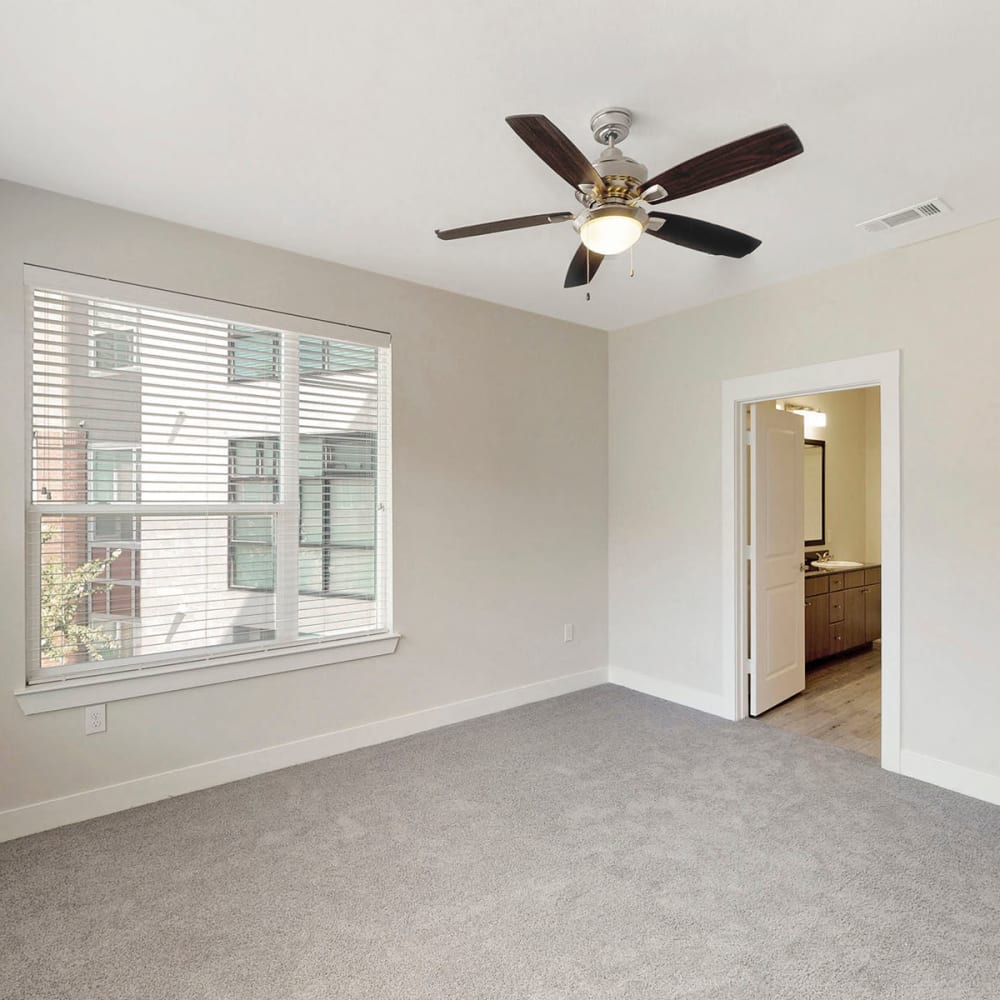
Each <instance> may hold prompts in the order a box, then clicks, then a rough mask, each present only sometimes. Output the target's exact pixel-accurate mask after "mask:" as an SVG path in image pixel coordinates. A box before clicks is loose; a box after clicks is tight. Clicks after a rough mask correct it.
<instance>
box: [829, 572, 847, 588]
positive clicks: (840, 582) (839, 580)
mask: <svg viewBox="0 0 1000 1000" xmlns="http://www.w3.org/2000/svg"><path fill="white" fill-rule="evenodd" d="M843 589H844V574H843V573H831V574H830V590H831V591H833V590H843Z"/></svg>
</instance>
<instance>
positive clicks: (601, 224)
mask: <svg viewBox="0 0 1000 1000" xmlns="http://www.w3.org/2000/svg"><path fill="white" fill-rule="evenodd" d="M645 214H646V213H645V212H643V211H642V209H635V208H628V207H626V206H621V207H618V206H612V207H606V208H596V209H594V210H593V211H591V212H589V213H588V214H587V216H586V217H585V218H584V220H583V222H581V223H580V226H579V230H580V239H581V240H582V241H583V245H584V246H585V247H586V248H587V249H588V250H590V251H591V252H593V253H599V254H601V256H602V257H611V256H613V255H614V254H616V253H624V252H625V251H626V250H628V248H629V247H631V246H634V245H635V243H636V241H637V240H638V239H639V237H640V236H642V233H643V230H644V229H645V228H646V219H645Z"/></svg>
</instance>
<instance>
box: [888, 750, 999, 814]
mask: <svg viewBox="0 0 1000 1000" xmlns="http://www.w3.org/2000/svg"><path fill="white" fill-rule="evenodd" d="M899 756H900V773H901V774H905V775H906V776H907V777H909V778H918V779H919V780H920V781H926V782H929V783H930V784H932V785H938V786H940V787H941V788H948V789H950V790H951V791H953V792H961V793H962V795H970V796H972V798H974V799H982V800H983V801H984V802H992V803H993V804H994V805H998V806H1000V775H998V774H989V773H988V772H986V771H976V770H973V768H971V767H962V766H961V765H960V764H952V763H950V762H949V761H946V760H938V759H937V758H936V757H927V756H925V755H924V754H922V753H914V751H912V750H903V751H902V753H901V754H900V755H899Z"/></svg>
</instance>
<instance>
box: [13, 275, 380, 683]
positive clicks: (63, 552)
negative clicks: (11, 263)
mask: <svg viewBox="0 0 1000 1000" xmlns="http://www.w3.org/2000/svg"><path fill="white" fill-rule="evenodd" d="M82 281H83V279H80V280H77V281H75V282H73V284H72V287H71V288H70V289H69V290H66V289H60V288H53V289H51V290H50V289H46V288H33V289H31V291H30V292H29V294H30V295H31V313H32V317H33V323H32V326H33V352H32V362H31V364H32V368H31V384H32V411H31V412H32V440H31V447H32V487H31V499H30V502H29V507H28V524H29V529H30V531H29V536H30V537H29V567H30V571H29V578H30V584H31V605H32V608H31V621H30V628H29V634H30V637H31V646H32V663H31V664H30V667H29V680H32V681H38V680H47V679H50V678H55V677H58V676H62V675H66V674H70V673H72V674H78V673H82V672H100V671H107V670H120V669H125V668H135V667H147V666H148V667H156V666H158V665H164V666H166V665H174V664H177V663H179V662H180V663H183V662H192V663H195V662H209V661H210V660H211V661H213V662H215V661H218V659H219V658H220V657H226V656H229V657H239V656H245V655H246V653H247V651H248V650H252V649H253V648H255V647H257V648H262V649H264V648H266V649H275V650H284V649H286V648H288V649H296V648H299V647H306V646H309V645H315V644H317V643H324V642H333V641H337V640H340V639H345V638H355V637H359V636H369V635H379V634H382V633H387V632H388V629H389V620H388V616H389V592H388V579H389V523H390V522H389V509H388V503H389V470H390V456H389V349H388V337H387V336H386V335H384V334H379V333H375V332H371V331H366V330H357V329H354V328H345V327H341V326H338V325H336V324H327V323H321V322H319V321H314V320H309V321H301V320H297V319H295V318H292V317H276V316H274V315H273V314H270V315H271V317H272V318H274V319H275V320H280V322H279V321H276V322H274V323H273V324H272V325H263V324H261V325H254V324H252V323H248V322H245V321H243V320H242V319H241V321H240V322H235V321H234V319H233V313H234V312H240V311H241V310H240V309H239V307H234V308H232V309H226V307H225V306H224V305H222V304H220V306H219V308H220V310H221V311H222V315H220V316H218V317H214V316H212V315H200V314H196V313H195V312H193V311H186V310H185V308H184V306H185V305H186V304H187V303H186V300H185V299H184V297H179V296H174V297H172V298H171V300H170V302H169V303H168V304H166V305H165V304H164V303H163V301H162V298H163V294H162V293H159V299H157V297H155V296H153V295H152V294H151V295H149V296H144V293H143V291H142V290H136V289H132V288H131V287H130V286H110V287H111V289H112V290H114V291H119V292H121V293H122V295H121V299H120V300H118V299H117V298H115V297H113V296H112V297H107V296H108V288H109V285H110V283H102V284H101V285H100V286H96V285H95V290H94V292H93V293H90V292H85V291H81V290H80V287H79V286H80V284H81V283H82ZM133 293H134V294H135V296H136V298H132V297H131V296H132V294H133ZM144 297H145V298H146V300H145V301H144ZM174 302H176V303H177V305H176V307H175V306H174ZM198 304H199V305H200V306H201V307H202V308H204V307H205V303H204V302H203V301H202V300H198ZM242 311H243V312H245V313H251V314H253V315H254V316H256V315H259V313H257V312H256V311H252V310H242ZM94 375H100V377H99V378H95V377H93V376H94Z"/></svg>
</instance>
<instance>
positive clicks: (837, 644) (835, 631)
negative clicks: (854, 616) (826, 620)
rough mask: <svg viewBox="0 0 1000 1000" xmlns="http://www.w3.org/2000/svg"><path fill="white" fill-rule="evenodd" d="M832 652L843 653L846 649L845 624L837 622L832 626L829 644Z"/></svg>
mask: <svg viewBox="0 0 1000 1000" xmlns="http://www.w3.org/2000/svg"><path fill="white" fill-rule="evenodd" d="M827 649H828V650H829V651H830V653H842V652H843V651H844V624H843V622H837V624H836V625H831V626H830V640H829V642H828V644H827Z"/></svg>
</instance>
